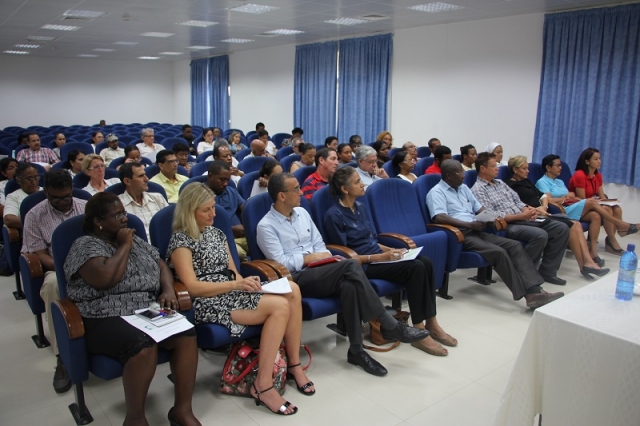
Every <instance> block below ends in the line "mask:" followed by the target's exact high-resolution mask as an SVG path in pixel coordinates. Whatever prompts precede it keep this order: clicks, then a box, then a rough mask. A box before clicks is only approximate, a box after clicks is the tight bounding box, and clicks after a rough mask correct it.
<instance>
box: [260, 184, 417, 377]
mask: <svg viewBox="0 0 640 426" xmlns="http://www.w3.org/2000/svg"><path fill="white" fill-rule="evenodd" d="M269 195H270V196H271V199H272V200H273V205H272V206H271V210H270V211H269V212H268V213H267V214H266V215H265V217H263V218H262V220H261V221H260V223H259V224H258V229H257V239H258V245H259V246H260V250H262V252H263V253H264V255H265V256H266V257H267V258H268V259H272V260H275V261H277V262H279V263H281V264H282V265H284V266H285V267H286V268H287V269H288V270H289V271H291V277H292V279H293V280H294V281H295V282H296V283H297V284H298V286H299V287H300V293H301V294H302V296H303V297H318V298H322V297H331V296H333V297H336V296H339V297H340V301H341V302H342V310H343V314H344V318H345V325H346V329H347V330H346V331H347V336H348V337H349V342H350V345H349V351H348V352H347V361H348V362H349V363H350V364H354V365H358V366H360V367H362V368H363V369H364V370H365V371H366V372H367V373H369V374H373V375H376V376H384V375H385V374H387V370H386V369H385V368H384V367H383V366H382V365H381V364H380V363H378V362H377V361H376V360H374V359H373V358H372V357H371V356H370V355H369V354H368V353H366V352H365V351H364V349H363V347H362V327H361V324H362V321H369V320H372V319H378V320H379V321H380V330H381V333H382V336H383V337H384V338H385V339H387V340H399V341H401V342H403V343H413V342H417V341H419V340H422V339H424V338H426V337H427V336H428V335H429V332H428V331H426V330H419V329H416V328H413V327H408V326H407V325H406V324H402V323H400V322H398V321H397V320H396V319H395V318H393V317H392V316H391V315H389V313H388V312H387V311H386V310H385V308H384V306H383V305H382V303H381V302H380V298H379V297H378V295H377V294H376V292H375V291H374V290H373V288H372V287H371V283H370V282H369V280H368V279H367V277H366V275H365V274H364V271H363V270H362V267H361V266H360V264H359V263H358V261H357V260H355V259H345V260H342V261H340V262H334V263H328V264H325V265H322V266H317V267H311V268H309V267H308V265H309V264H310V263H312V262H314V261H317V260H322V259H326V258H329V257H331V254H330V253H329V251H328V250H327V248H326V246H325V244H324V241H322V237H321V236H320V232H319V231H318V228H316V226H315V225H314V224H313V222H312V221H311V217H310V216H309V213H307V211H306V210H305V209H303V208H301V207H300V196H301V195H302V191H301V190H300V185H299V184H298V181H297V179H296V178H295V177H294V176H293V175H291V174H289V173H280V174H277V175H274V176H272V177H271V178H270V179H269Z"/></svg>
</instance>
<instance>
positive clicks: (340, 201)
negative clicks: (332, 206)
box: [338, 200, 355, 213]
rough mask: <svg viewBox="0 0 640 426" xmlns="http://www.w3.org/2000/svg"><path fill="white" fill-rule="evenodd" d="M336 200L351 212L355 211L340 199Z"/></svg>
mask: <svg viewBox="0 0 640 426" xmlns="http://www.w3.org/2000/svg"><path fill="white" fill-rule="evenodd" d="M338 202H339V203H340V205H341V206H342V207H344V208H347V209H349V210H351V212H353V213H355V209H354V208H353V207H349V206H345V205H344V203H343V202H342V200H338Z"/></svg>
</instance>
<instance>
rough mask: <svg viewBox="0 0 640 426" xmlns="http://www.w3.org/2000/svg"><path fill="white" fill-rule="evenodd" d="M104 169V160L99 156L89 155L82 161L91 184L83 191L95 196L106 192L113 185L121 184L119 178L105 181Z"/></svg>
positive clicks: (83, 169)
mask: <svg viewBox="0 0 640 426" xmlns="http://www.w3.org/2000/svg"><path fill="white" fill-rule="evenodd" d="M104 169H105V166H104V160H103V159H102V157H100V156H99V155H98V154H89V155H87V156H86V157H84V160H83V161H82V171H83V172H84V173H85V174H86V175H87V176H89V184H88V185H87V186H85V187H84V188H82V189H83V190H85V191H87V192H88V193H89V194H91V195H94V194H97V193H98V192H102V191H104V190H105V189H106V188H108V187H110V186H111V185H115V184H116V183H120V179H118V178H111V179H107V180H105V179H104Z"/></svg>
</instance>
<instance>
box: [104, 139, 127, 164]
mask: <svg viewBox="0 0 640 426" xmlns="http://www.w3.org/2000/svg"><path fill="white" fill-rule="evenodd" d="M100 156H101V157H102V159H103V160H104V165H105V166H107V167H108V166H109V163H111V161H113V160H115V159H116V158H119V157H124V149H122V148H120V146H119V145H118V136H116V135H109V136H107V148H105V149H103V150H102V151H100Z"/></svg>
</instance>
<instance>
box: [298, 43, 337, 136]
mask: <svg viewBox="0 0 640 426" xmlns="http://www.w3.org/2000/svg"><path fill="white" fill-rule="evenodd" d="M337 55H338V42H336V41H330V42H326V43H314V44H305V45H302V46H296V63H295V71H294V88H293V124H294V126H295V127H301V128H302V129H303V130H304V136H303V138H304V140H305V141H306V142H310V143H313V144H321V143H323V142H324V139H325V138H326V137H327V136H329V135H334V134H335V132H336V69H337Z"/></svg>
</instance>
